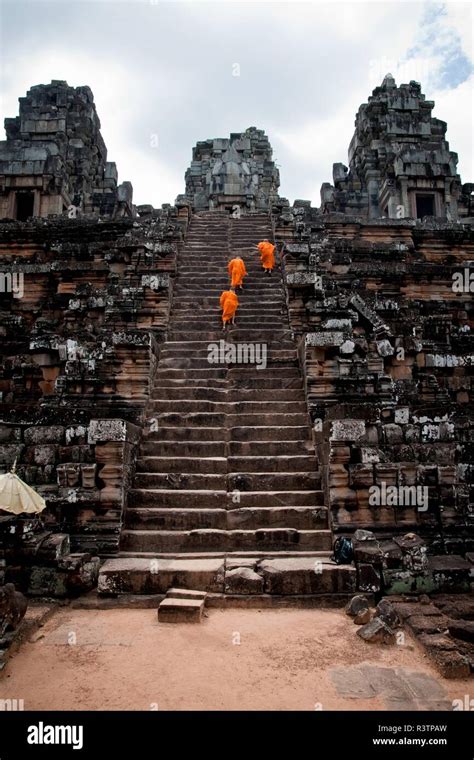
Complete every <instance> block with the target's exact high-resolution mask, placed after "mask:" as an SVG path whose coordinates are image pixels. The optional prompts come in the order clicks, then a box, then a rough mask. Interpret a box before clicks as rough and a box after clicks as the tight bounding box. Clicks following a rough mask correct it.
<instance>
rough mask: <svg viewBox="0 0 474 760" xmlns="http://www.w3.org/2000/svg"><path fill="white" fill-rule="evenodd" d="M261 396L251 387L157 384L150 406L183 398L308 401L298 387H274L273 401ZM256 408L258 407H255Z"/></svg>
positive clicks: (225, 401)
mask: <svg viewBox="0 0 474 760" xmlns="http://www.w3.org/2000/svg"><path fill="white" fill-rule="evenodd" d="M259 396H261V394H260V393H258V391H257V392H256V391H255V390H251V389H242V390H239V391H236V390H235V389H230V388H229V390H227V388H209V387H206V386H199V385H197V386H192V387H189V388H186V387H182V386H180V385H173V386H171V387H170V386H157V387H156V388H155V387H154V388H153V389H152V392H151V399H152V400H151V401H150V408H151V409H155V406H154V404H155V403H162V402H168V401H169V402H173V401H179V400H182V401H183V403H185V404H186V403H189V404H191V403H193V402H194V401H200V400H202V401H204V400H208V401H210V402H216V403H225V404H227V403H229V404H241V403H247V404H252V405H253V404H266V403H273V404H277V403H278V404H281V405H283V404H302V405H304V406H305V407H306V401H305V397H304V391H303V390H302V389H301V390H298V389H291V388H288V389H279V388H273V389H272V394H271V398H272V399H273V401H268V402H266V401H259V400H258V397H259ZM253 408H256V407H253Z"/></svg>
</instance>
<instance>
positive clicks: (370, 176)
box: [321, 74, 472, 220]
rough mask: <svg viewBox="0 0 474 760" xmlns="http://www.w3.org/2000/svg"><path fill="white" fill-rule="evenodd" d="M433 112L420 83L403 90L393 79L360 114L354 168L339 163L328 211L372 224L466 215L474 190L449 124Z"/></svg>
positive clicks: (325, 192)
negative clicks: (461, 171)
mask: <svg viewBox="0 0 474 760" xmlns="http://www.w3.org/2000/svg"><path fill="white" fill-rule="evenodd" d="M433 107H434V102H433V101H432V100H426V99H425V96H424V95H423V93H422V92H421V86H420V84H418V82H414V81H411V82H410V83H409V84H402V85H400V86H399V87H397V85H396V82H395V79H394V78H393V76H392V75H391V74H387V75H386V76H385V77H384V80H383V82H382V84H381V86H379V87H376V88H375V89H374V91H373V92H372V95H371V97H369V100H368V103H364V104H363V105H361V106H360V108H359V111H358V113H357V116H356V121H355V132H354V136H353V138H352V140H351V143H350V146H349V168H347V167H346V166H344V164H340V163H338V164H334V165H333V185H331V184H329V183H324V184H323V185H322V187H321V202H322V206H321V210H322V211H323V212H330V211H337V212H343V213H346V214H356V215H359V216H363V217H368V218H370V219H376V218H380V217H390V218H393V219H396V218H404V217H412V218H422V217H424V216H434V217H441V218H443V217H444V218H447V219H448V220H456V219H458V218H460V217H463V216H467V215H468V214H469V195H470V193H471V192H472V185H464V186H462V185H461V178H460V176H459V175H458V174H457V162H458V157H457V154H456V153H453V152H452V151H450V150H449V144H448V142H447V140H446V139H445V135H446V129H447V125H446V122H444V121H441V120H440V119H436V118H434V117H433V116H432V113H431V112H432V110H433Z"/></svg>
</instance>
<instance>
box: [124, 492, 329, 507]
mask: <svg viewBox="0 0 474 760" xmlns="http://www.w3.org/2000/svg"><path fill="white" fill-rule="evenodd" d="M236 500H238V501H236ZM236 503H238V504H239V506H240V507H242V508H243V507H260V508H262V509H263V508H264V507H318V506H323V505H324V494H323V492H322V491H316V490H314V491H309V490H307V491H238V492H237V493H231V492H228V491H226V490H220V491H219V490H212V489H200V490H193V489H188V490H186V491H179V490H175V489H172V488H171V489H166V488H159V489H154V488H146V489H145V488H132V489H131V490H130V491H129V493H128V506H129V508H135V507H157V508H159V509H162V508H164V507H175V508H177V507H187V508H189V509H191V508H193V507H205V508H208V509H211V508H214V507H215V508H217V509H219V508H220V509H232V508H233V507H235V504H236Z"/></svg>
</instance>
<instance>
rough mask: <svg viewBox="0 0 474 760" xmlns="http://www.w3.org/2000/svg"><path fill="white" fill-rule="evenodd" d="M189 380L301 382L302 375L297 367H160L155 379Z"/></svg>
mask: <svg viewBox="0 0 474 760" xmlns="http://www.w3.org/2000/svg"><path fill="white" fill-rule="evenodd" d="M188 376H189V379H195V380H197V379H203V380H224V379H227V380H235V381H238V380H249V381H250V380H253V379H255V380H260V381H261V380H265V381H266V379H268V378H271V379H272V380H277V379H280V380H281V379H283V378H285V379H286V378H288V379H290V378H291V379H294V380H299V381H301V373H300V372H299V369H298V367H297V366H296V365H293V366H289V367H285V366H283V367H280V366H278V365H275V366H274V367H266V368H265V369H257V367H256V366H255V365H249V366H246V367H243V366H239V365H238V366H232V367H212V366H208V367H198V368H197V369H193V368H192V367H180V368H178V369H171V368H170V367H165V368H164V369H161V368H160V366H159V367H158V369H157V370H156V374H155V379H156V380H162V379H164V378H168V379H170V380H186V379H187V378H188Z"/></svg>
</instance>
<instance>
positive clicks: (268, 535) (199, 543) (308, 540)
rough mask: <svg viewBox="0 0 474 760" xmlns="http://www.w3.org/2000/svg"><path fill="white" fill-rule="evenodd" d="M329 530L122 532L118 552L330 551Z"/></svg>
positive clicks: (268, 529) (272, 529) (269, 529)
mask: <svg viewBox="0 0 474 760" xmlns="http://www.w3.org/2000/svg"><path fill="white" fill-rule="evenodd" d="M331 545H332V534H331V531H330V530H295V529H293V528H261V529H258V530H215V529H212V528H211V529H202V530H192V531H188V530H186V531H177V530H176V531H164V530H157V531H154V530H128V529H126V530H123V531H122V535H121V544H120V546H121V550H122V551H126V552H132V551H133V552H141V551H154V552H188V551H189V552H196V551H228V552H238V551H245V550H249V549H253V550H257V549H260V550H262V551H265V550H267V549H268V550H273V551H278V550H285V549H286V550H288V549H291V551H299V550H309V549H311V550H314V551H329V550H330V548H331Z"/></svg>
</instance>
